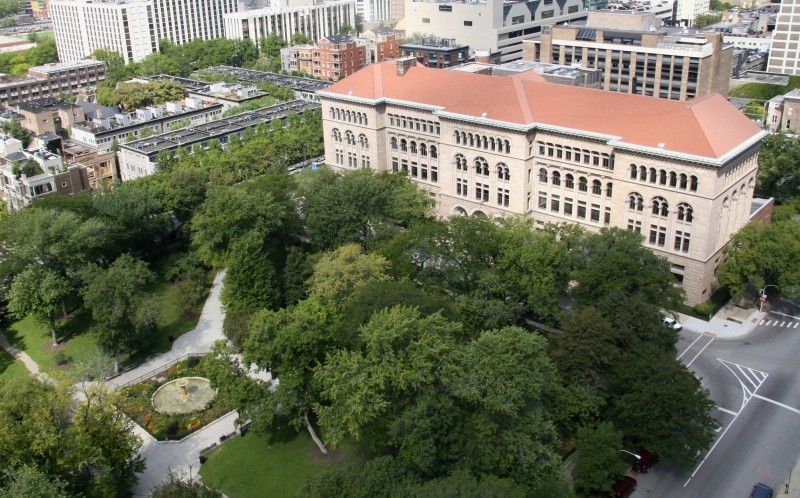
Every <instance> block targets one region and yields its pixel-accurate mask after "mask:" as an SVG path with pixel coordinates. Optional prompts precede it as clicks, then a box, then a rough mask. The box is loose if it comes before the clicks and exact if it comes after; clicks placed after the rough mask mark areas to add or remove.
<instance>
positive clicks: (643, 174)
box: [639, 166, 647, 182]
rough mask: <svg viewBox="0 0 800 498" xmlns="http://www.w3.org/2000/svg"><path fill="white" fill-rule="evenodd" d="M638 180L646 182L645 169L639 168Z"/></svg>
mask: <svg viewBox="0 0 800 498" xmlns="http://www.w3.org/2000/svg"><path fill="white" fill-rule="evenodd" d="M639 179H640V180H641V181H643V182H646V181H647V168H645V167H644V166H639Z"/></svg>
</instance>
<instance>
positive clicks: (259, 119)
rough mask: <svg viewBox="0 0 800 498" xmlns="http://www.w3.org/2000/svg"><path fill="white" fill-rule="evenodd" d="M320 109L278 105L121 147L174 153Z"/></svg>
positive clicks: (147, 152)
mask: <svg viewBox="0 0 800 498" xmlns="http://www.w3.org/2000/svg"><path fill="white" fill-rule="evenodd" d="M319 106H320V105H319V104H318V103H316V102H309V101H306V100H293V101H291V102H284V103H281V104H277V105H273V106H270V107H265V108H263V109H257V110H255V111H249V112H244V113H242V114H237V115H235V116H231V117H229V118H222V119H218V120H216V121H211V122H208V123H203V124H200V125H196V126H189V127H187V128H182V129H180V130H176V131H172V132H169V133H163V134H161V135H155V136H152V137H147V138H143V139H140V140H136V141H133V142H130V143H126V144H123V145H121V147H122V148H123V149H130V150H133V151H135V152H138V153H140V154H145V155H148V156H149V155H151V154H154V153H158V152H161V151H162V150H171V149H176V148H178V147H180V146H191V145H194V144H196V143H200V142H203V141H206V140H213V139H215V138H218V137H223V136H227V135H230V134H233V133H237V132H239V131H241V130H244V129H247V128H253V127H255V126H258V125H260V124H262V123H265V124H269V123H270V122H272V120H273V119H280V118H284V117H286V116H288V115H289V114H292V113H299V112H303V111H305V110H306V109H315V108H317V107H319Z"/></svg>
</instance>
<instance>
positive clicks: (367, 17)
mask: <svg viewBox="0 0 800 498" xmlns="http://www.w3.org/2000/svg"><path fill="white" fill-rule="evenodd" d="M359 3H360V4H361V5H363V12H359V14H361V15H363V16H364V22H372V21H388V20H389V19H391V18H392V2H391V0H362V1H361V2H359Z"/></svg>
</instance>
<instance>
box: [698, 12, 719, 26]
mask: <svg viewBox="0 0 800 498" xmlns="http://www.w3.org/2000/svg"><path fill="white" fill-rule="evenodd" d="M721 20H722V16H721V15H720V14H699V15H698V16H697V17H695V19H694V25H695V27H697V28H704V27H706V26H709V25H711V24H716V23H718V22H720V21H721Z"/></svg>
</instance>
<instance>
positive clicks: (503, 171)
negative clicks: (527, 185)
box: [497, 163, 511, 181]
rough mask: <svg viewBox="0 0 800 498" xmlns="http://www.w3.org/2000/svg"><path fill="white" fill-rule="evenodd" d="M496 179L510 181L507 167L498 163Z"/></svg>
mask: <svg viewBox="0 0 800 498" xmlns="http://www.w3.org/2000/svg"><path fill="white" fill-rule="evenodd" d="M497 179H498V180H505V181H508V180H510V179H511V175H510V174H509V170H508V166H506V165H505V164H504V163H499V164H498V165H497Z"/></svg>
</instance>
